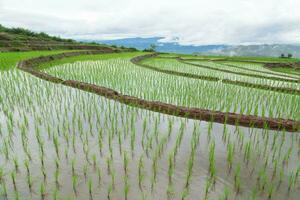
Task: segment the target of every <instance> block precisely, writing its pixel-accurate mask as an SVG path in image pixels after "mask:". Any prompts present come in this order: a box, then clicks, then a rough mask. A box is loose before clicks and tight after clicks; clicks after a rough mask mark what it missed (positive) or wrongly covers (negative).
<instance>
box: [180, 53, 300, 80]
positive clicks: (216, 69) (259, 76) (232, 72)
mask: <svg viewBox="0 0 300 200" xmlns="http://www.w3.org/2000/svg"><path fill="white" fill-rule="evenodd" d="M178 61H179V62H181V63H184V64H188V65H193V66H195V67H200V68H205V69H210V70H215V71H220V72H225V73H231V74H236V75H241V76H248V77H253V78H261V79H269V80H273V81H284V82H290V83H300V80H296V79H286V78H280V77H270V76H263V75H259V74H248V73H243V72H234V71H231V70H228V69H220V68H216V67H209V66H206V65H200V64H195V63H190V62H186V61H184V60H182V59H178Z"/></svg>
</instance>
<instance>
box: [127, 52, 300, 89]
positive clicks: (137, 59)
mask: <svg viewBox="0 0 300 200" xmlns="http://www.w3.org/2000/svg"><path fill="white" fill-rule="evenodd" d="M151 55H152V56H149V57H135V58H132V59H131V62H132V63H134V64H135V65H137V66H140V67H143V68H146V69H150V70H153V71H157V72H161V73H165V74H170V75H176V76H182V77H187V78H193V79H200V80H206V81H213V82H219V81H220V82H222V83H225V84H231V85H238V86H242V87H249V88H255V89H261V90H268V91H274V92H280V93H287V94H294V95H300V90H297V89H293V88H287V87H274V86H269V85H263V84H256V83H249V82H244V81H237V80H230V79H221V78H217V77H214V76H202V75H196V74H192V73H187V72H178V71H173V70H167V69H160V68H158V67H153V66H151V65H147V64H142V63H141V61H142V60H144V59H147V58H151V57H155V56H157V55H158V54H151ZM186 64H188V63H186Z"/></svg>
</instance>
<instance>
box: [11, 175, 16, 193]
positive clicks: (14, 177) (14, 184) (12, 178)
mask: <svg viewBox="0 0 300 200" xmlns="http://www.w3.org/2000/svg"><path fill="white" fill-rule="evenodd" d="M10 177H11V180H12V183H13V186H14V190H15V191H17V183H16V172H15V171H12V172H11V173H10Z"/></svg>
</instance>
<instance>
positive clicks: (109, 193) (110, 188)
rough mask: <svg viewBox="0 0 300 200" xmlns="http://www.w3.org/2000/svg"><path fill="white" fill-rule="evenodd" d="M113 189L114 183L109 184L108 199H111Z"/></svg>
mask: <svg viewBox="0 0 300 200" xmlns="http://www.w3.org/2000/svg"><path fill="white" fill-rule="evenodd" d="M112 191H113V186H112V184H109V186H108V188H107V199H108V200H110V199H111V193H112Z"/></svg>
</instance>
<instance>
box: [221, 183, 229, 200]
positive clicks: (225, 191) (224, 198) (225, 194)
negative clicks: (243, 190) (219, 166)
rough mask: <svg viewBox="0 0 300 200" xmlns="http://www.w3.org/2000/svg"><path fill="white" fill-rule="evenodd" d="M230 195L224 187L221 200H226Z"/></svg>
mask: <svg viewBox="0 0 300 200" xmlns="http://www.w3.org/2000/svg"><path fill="white" fill-rule="evenodd" d="M229 195H230V191H229V188H228V187H227V186H225V187H224V193H223V200H228V199H229Z"/></svg>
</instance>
